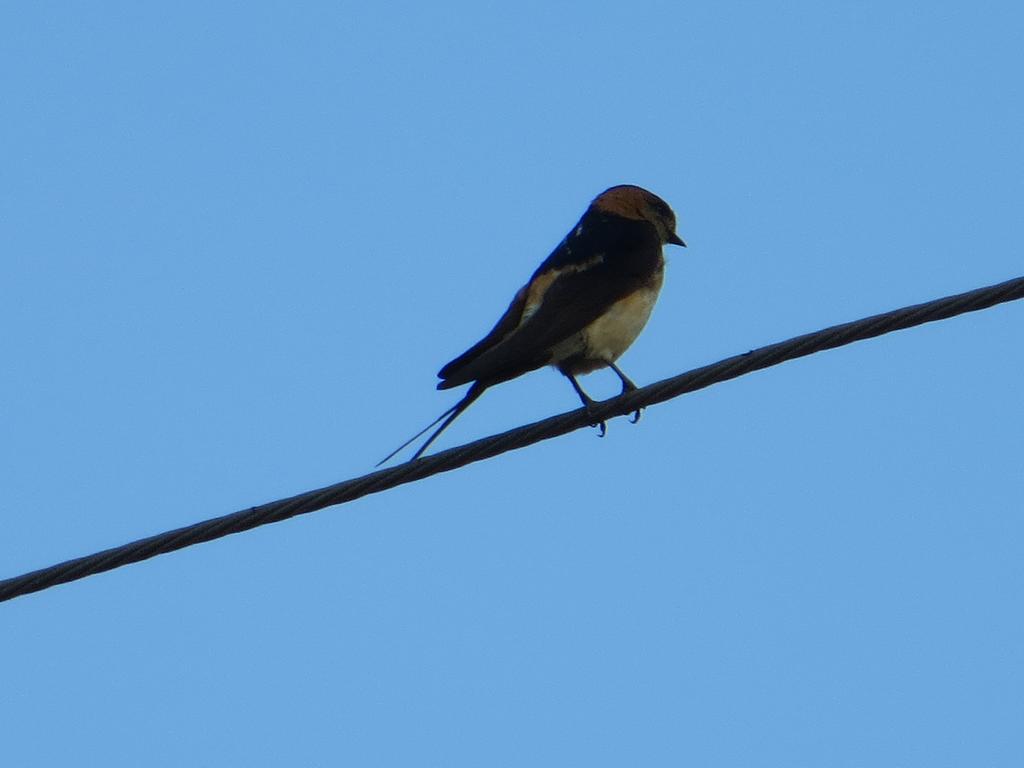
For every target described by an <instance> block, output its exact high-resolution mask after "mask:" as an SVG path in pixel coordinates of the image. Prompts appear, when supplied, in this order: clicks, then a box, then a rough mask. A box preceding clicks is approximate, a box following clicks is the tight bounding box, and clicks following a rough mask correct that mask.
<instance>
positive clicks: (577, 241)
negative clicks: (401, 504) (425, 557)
mask: <svg viewBox="0 0 1024 768" xmlns="http://www.w3.org/2000/svg"><path fill="white" fill-rule="evenodd" d="M666 244H671V245H681V246H684V247H685V246H686V243H684V242H683V240H682V238H680V237H679V235H677V234H676V215H675V214H674V213H673V212H672V209H671V208H669V206H668V204H667V203H666V202H665V201H664V200H662V199H661V198H660V197H658V196H657V195H655V194H652V193H651V192H648V191H647V190H646V189H642V188H640V187H635V186H632V185H629V184H624V185H621V186H617V187H612V188H611V189H607V190H605V191H604V192H602V193H601V194H600V195H598V196H597V197H596V198H594V201H593V202H592V203H591V204H590V207H589V208H587V210H586V212H585V213H584V214H583V216H582V218H581V219H580V220H579V223H578V224H577V225H576V226H575V227H573V229H572V231H571V232H570V233H569V234H568V235H566V237H565V239H564V240H562V242H561V243H559V245H558V247H557V248H555V250H554V252H552V254H551V255H550V256H548V257H547V259H545V260H544V263H543V264H541V265H540V267H538V269H537V271H536V272H534V273H533V276H532V277H531V278H530V280H529V282H527V283H526V285H524V286H523V287H522V288H520V289H519V291H518V293H516V295H515V298H513V299H512V303H511V304H509V307H508V309H507V310H505V314H504V315H502V316H501V319H500V320H498V323H497V325H495V326H494V328H492V329H491V332H490V333H488V334H487V335H486V336H485V337H484V338H483V339H482V340H480V341H479V342H477V343H476V344H474V345H473V346H472V347H470V348H469V349H468V350H467V351H466V352H464V353H463V354H461V355H459V356H458V357H457V358H455V359H454V360H452V361H451V362H450V363H448V364H447V365H446V366H445V367H444V368H442V369H441V371H440V372H439V373H438V377H439V378H440V379H441V382H440V383H439V384H438V385H437V388H438V389H451V388H452V387H458V386H460V385H462V384H469V383H470V382H472V386H470V388H469V390H468V391H467V392H466V394H465V395H464V396H463V398H462V399H461V400H460V401H459V402H457V403H456V404H455V405H453V406H452V407H451V408H449V409H448V410H447V411H445V412H444V413H442V414H441V415H440V416H438V417H437V418H436V419H435V420H434V421H433V422H431V423H430V424H429V425H427V426H426V427H425V428H424V429H422V430H420V431H419V432H418V433H416V434H415V435H413V436H412V437H411V438H409V439H408V440H407V441H405V442H404V443H402V445H400V446H399V447H398V448H396V449H395V450H394V451H392V452H391V453H390V454H389V455H388V456H387V457H386V458H384V459H383V460H382V461H381V462H380V464H383V463H384V462H385V461H387V460H388V459H390V458H391V457H392V456H394V455H395V454H396V453H398V452H399V451H401V450H402V449H403V448H405V447H406V446H407V445H409V444H410V443H411V442H413V441H414V440H416V439H417V438H419V437H420V436H421V435H422V434H423V433H425V432H426V431H427V430H429V429H430V428H431V427H433V426H434V425H435V424H437V423H438V422H441V426H439V427H438V428H437V429H436V430H435V431H434V433H433V434H432V435H430V437H429V438H427V440H426V442H424V443H423V445H421V446H420V447H419V449H418V450H417V451H416V453H415V454H413V457H412V459H410V461H412V460H415V459H417V458H419V457H420V456H421V455H422V454H423V452H424V451H425V450H427V448H428V447H429V446H430V444H431V443H433V442H434V440H436V439H437V438H438V436H439V435H440V434H441V433H442V432H444V430H445V429H447V428H448V426H449V425H450V424H451V423H452V422H453V421H455V419H457V418H458V417H459V415H460V414H461V413H462V412H463V411H465V410H466V409H467V408H468V407H469V406H470V405H472V404H473V402H474V401H475V400H476V399H477V398H478V397H480V395H482V394H483V393H484V391H485V390H486V389H487V388H488V387H492V386H494V385H495V384H500V383H501V382H503V381H508V380H509V379H514V378H515V377H517V376H521V375H522V374H524V373H527V372H529V371H532V370H535V369H537V368H540V367H542V366H545V365H552V366H554V367H555V368H557V369H558V370H559V371H560V372H561V373H563V374H564V375H565V376H566V377H568V379H569V382H570V383H571V384H572V386H573V389H575V390H576V394H577V395H579V397H580V400H581V401H582V402H583V405H584V407H586V408H587V409H588V410H590V408H591V407H592V406H593V404H594V401H593V400H592V399H591V398H590V396H589V395H588V394H587V393H586V392H584V391H583V388H582V387H581V386H580V383H579V381H577V380H576V377H577V376H578V375H580V374H583V373H590V372H591V371H595V370H597V369H599V368H606V367H607V368H611V369H612V370H613V371H614V372H615V373H616V375H618V377H619V379H620V380H621V381H622V391H623V392H628V391H629V390H632V389H636V385H635V384H634V383H633V382H632V381H630V379H629V377H628V376H626V374H624V373H623V372H622V371H621V370H620V369H619V367H618V366H617V365H616V364H615V361H616V360H617V359H618V358H619V356H620V355H621V354H622V353H623V352H625V351H626V349H627V348H628V347H629V345H630V344H632V343H633V340H634V339H636V337H637V335H638V334H639V333H640V331H641V330H643V327H644V325H645V324H646V323H647V318H648V317H650V314H651V310H652V309H653V307H654V302H655V301H656V300H657V298H658V292H659V291H660V290H661V282H662V276H663V272H664V266H665V259H664V256H663V255H662V246H664V245H666ZM639 418H640V412H639V411H637V412H636V413H635V414H634V421H636V419H639ZM442 420H443V421H442ZM600 426H601V434H602V435H603V434H604V426H605V425H604V423H603V422H602V423H601V424H600ZM378 466H379V465H378Z"/></svg>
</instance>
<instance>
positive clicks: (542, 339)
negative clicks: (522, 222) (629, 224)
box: [438, 254, 657, 389]
mask: <svg viewBox="0 0 1024 768" xmlns="http://www.w3.org/2000/svg"><path fill="white" fill-rule="evenodd" d="M656 256H657V254H656ZM644 261H645V260H644V259H642V258H633V257H632V255H622V254H616V258H615V259H614V260H610V259H606V258H605V255H604V254H597V255H595V256H594V257H593V258H591V259H588V260H586V261H581V262H577V263H574V264H566V265H562V266H559V267H548V268H547V269H544V268H543V267H542V268H541V270H538V272H537V273H536V274H535V275H534V276H533V278H532V279H531V280H530V282H529V283H528V284H527V285H526V286H525V287H524V288H523V289H522V290H520V291H519V293H518V294H516V300H514V301H513V302H512V306H510V307H509V310H508V311H507V312H506V313H505V315H504V316H503V317H502V319H501V320H500V321H499V322H498V325H497V326H495V328H494V330H492V331H491V333H490V334H488V336H487V337H486V338H485V339H484V340H483V341H481V342H480V343H479V344H477V345H476V346H474V347H473V348H472V349H470V350H469V351H468V352H466V353H465V354H463V355H462V356H460V357H458V358H456V359H455V360H453V361H452V362H450V363H448V365H446V366H445V367H444V368H442V369H441V372H440V373H439V374H438V375H439V376H440V377H441V378H442V379H444V381H442V382H441V383H440V384H439V385H438V388H439V389H448V388H449V387H457V386H459V385H460V384H465V383H467V382H470V381H485V382H488V384H495V383H498V382H500V381H506V380H508V379H511V378H514V377H516V376H519V375H520V374H523V373H526V372H527V371H532V370H533V369H535V368H539V367H541V366H542V365H546V364H547V363H548V362H550V360H551V348H552V347H553V346H554V345H556V344H558V343H559V342H561V341H564V340H565V339H568V338H569V337H571V336H573V335H574V334H577V333H579V332H580V331H582V330H583V329H584V328H586V327H587V326H588V325H590V323H592V322H593V321H594V320H596V319H597V318H598V317H600V316H601V314H602V313H604V312H605V311H606V310H607V309H608V308H609V307H610V306H611V305H612V304H614V303H615V302H616V301H618V300H619V299H621V298H624V297H626V296H628V295H629V294H631V293H633V292H634V291H635V290H637V289H638V288H640V287H641V286H642V285H643V283H644V281H645V280H646V279H647V278H648V274H649V273H648V271H647V270H646V269H645V268H644V264H643V262H644ZM516 315H518V317H515V316H516ZM499 330H500V331H501V332H500V333H499Z"/></svg>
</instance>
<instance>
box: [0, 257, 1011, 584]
mask: <svg viewBox="0 0 1024 768" xmlns="http://www.w3.org/2000/svg"><path fill="white" fill-rule="evenodd" d="M1021 298H1024V277H1018V278H1015V279H1013V280H1007V281H1005V282H1002V283H998V284H996V285H990V286H987V287H984V288H978V289H976V290H973V291H967V292H966V293H960V294H956V295H954V296H947V297H945V298H942V299H935V300H934V301H928V302H925V303H923V304H915V305H913V306H909V307H904V308H902V309H896V310H893V311H891V312H884V313H882V314H879V315H873V316H871V317H866V318H863V319H861V320H855V321H853V322H850V323H843V324H841V325H834V326H832V327H830V328H825V329H823V330H820V331H815V332H814V333H808V334H804V335H803V336H797V337H795V338H792V339H789V340H787V341H782V342H778V343H776V344H770V345H768V346H766V347H761V348H759V349H755V350H752V351H750V352H746V353H744V354H740V355H735V356H733V357H729V358H726V359H725V360H721V361H719V362H717V363H713V364H711V365H706V366H703V367H701V368H695V369H694V370H692V371H688V372H686V373H682V374H679V375H678V376H673V377H671V378H668V379H663V380H662V381H658V382H655V383H654V384H650V385H648V386H646V387H641V388H639V389H636V390H633V391H631V392H627V393H625V394H623V395H620V396H619V397H616V398H613V399H611V400H606V401H604V402H601V403H597V404H596V405H595V407H594V409H593V411H592V413H591V414H588V413H587V412H586V411H585V410H584V409H583V408H580V409H577V410H575V411H570V412H568V413H563V414H561V415H558V416H552V417H550V418H547V419H543V420H541V421H537V422H534V423H532V424H526V425H524V426H521V427H516V428H515V429H510V430H508V431H507V432H502V433H500V434H497V435H492V436H490V437H485V438H482V439H480V440H475V441H473V442H471V443H467V444H465V445H462V446H459V447H456V448H450V449H448V450H446V451H441V452H439V453H435V454H431V455H429V456H424V457H422V458H420V459H418V460H416V461H411V462H408V463H406V464H401V465H399V466H397V467H392V468H389V469H383V470H379V471H376V472H371V473H370V474H368V475H363V476H362V477H356V478H353V479H351V480H345V481H343V482H340V483H336V484H335V485H330V486H327V487H325V488H320V489H317V490H313V491H307V492H306V493H300V494H298V495H297V496H292V497H290V498H286V499H280V500H278V501H272V502H269V503H266V504H261V505H259V506H255V507H250V508H248V509H244V510H241V511H239V512H234V513H232V514H229V515H224V516H222V517H215V518H212V519H210V520H204V521H203V522H200V523H195V524H193V525H188V526H185V527H183V528H177V529H175V530H172V531H166V532H164V533H159V534H157V535H155V536H149V537H147V538H144V539H139V540H137V541H133V542H130V543H128V544H123V545H121V546H119V547H113V548H111V549H106V550H103V551H101V552H96V553H95V554H91V555H86V556H84V557H78V558H75V559H73V560H67V561H65V562H63V563H58V564H56V565H52V566H49V567H47V568H41V569H39V570H36V571H31V572H29V573H25V574H23V575H21V576H15V577H13V578H9V579H5V580H3V581H0V602H3V601H5V600H11V599H13V598H15V597H19V596H21V595H27V594H30V593H32V592H38V591H40V590H43V589H48V588H50V587H53V586H56V585H58V584H64V583H67V582H69V581H76V580H78V579H83V578H85V577H86V576H91V575H93V574H97V573H102V572H104V571H110V570H113V569H115V568H120V567H121V566H123V565H128V564H130V563H137V562H140V561H142V560H147V559H149V558H151V557H155V556H156V555H162V554H166V553H168V552H174V551H175V550H178V549H183V548H185V547H190V546H192V545H194V544H200V543H202V542H205V541H213V540H214V539H219V538H221V537H223V536H228V535H230V534H233V533H241V532H242V531H248V530H250V529H252V528H256V527H258V526H261V525H266V524H267V523H276V522H280V521H282V520H287V519H288V518H290V517H295V516H296V515H304V514H307V513H309V512H315V511H317V510H320V509H324V508H325V507H330V506H335V505H338V504H344V503H346V502H349V501H353V500H355V499H358V498H361V497H362V496H367V495H369V494H371V493H379V492H380V491H384V490H388V489H390V488H394V487H396V486H399V485H403V484H405V483H413V482H416V481H418V480H422V479H423V478H426V477H430V476H431V475H436V474H439V473H441V472H448V471H450V470H453V469H458V468H459V467H462V466H465V465H466V464H471V463H473V462H476V461H482V460H483V459H488V458H491V457H493V456H498V455H499V454H502V453H505V452H506V451H512V450H515V449H518V448H524V447H526V446H528V445H533V444H534V443H537V442H540V441H541V440H549V439H551V438H553V437H558V436H559V435H564V434H567V433H568V432H572V431H574V430H577V429H580V428H581V427H586V426H589V425H590V424H591V423H593V422H594V421H595V420H605V419H610V418H612V417H614V416H623V415H626V414H629V413H632V412H633V411H635V410H637V409H638V408H642V407H646V406H649V405H655V404H657V403H662V402H665V401H666V400H671V399H672V398H675V397H678V396H680V395H682V394H685V393H687V392H694V391H696V390H698V389H703V388H705V387H709V386H711V385H712V384H717V383H720V382H723V381H728V380H729V379H734V378H736V377H738V376H743V375H744V374H747V373H751V372H753V371H757V370H761V369H762V368H768V367H771V366H773V365H778V364H779V363H783V362H786V361H788V360H794V359H796V358H799V357H804V356H806V355H811V354H814V353H815V352H821V351H824V350H826V349H834V348H836V347H841V346H844V345H846V344H852V343H853V342H855V341H862V340H864V339H870V338H874V337H875V336H881V335H882V334H886V333H891V332H893V331H898V330H903V329H906V328H911V327H913V326H916V325H921V324H923V323H930V322H934V321H936V320H945V319H947V318H950V317H954V316H956V315H960V314H963V313H965V312H975V311H977V310H980V309H987V308H988V307H992V306H994V305H996V304H1001V303H1004V302H1007V301H1014V300H1016V299H1021Z"/></svg>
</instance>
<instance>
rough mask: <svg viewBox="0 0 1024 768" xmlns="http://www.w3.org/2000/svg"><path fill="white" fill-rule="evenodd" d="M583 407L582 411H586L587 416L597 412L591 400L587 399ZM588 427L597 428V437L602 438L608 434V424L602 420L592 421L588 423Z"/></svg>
mask: <svg viewBox="0 0 1024 768" xmlns="http://www.w3.org/2000/svg"><path fill="white" fill-rule="evenodd" d="M583 407H584V409H586V411H587V415H588V416H593V415H594V411H595V410H597V403H595V402H594V401H593V400H590V399H588V400H587V401H586V403H584V405H583ZM590 426H592V427H597V429H598V433H597V436H598V437H604V436H605V435H606V434H607V432H608V424H607V423H606V422H605V420H604V419H601V420H600V421H592V422H590Z"/></svg>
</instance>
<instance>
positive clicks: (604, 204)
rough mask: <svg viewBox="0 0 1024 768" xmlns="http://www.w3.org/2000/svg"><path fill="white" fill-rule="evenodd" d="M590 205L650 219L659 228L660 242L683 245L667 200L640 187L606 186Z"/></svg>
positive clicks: (625, 185) (626, 216) (599, 208)
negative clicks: (608, 187)
mask: <svg viewBox="0 0 1024 768" xmlns="http://www.w3.org/2000/svg"><path fill="white" fill-rule="evenodd" d="M591 206H592V207H594V208H596V209H598V210H600V211H604V212H605V213H610V214H612V215H614V216H622V217H624V218H627V219H635V220H640V221H646V222H649V223H650V224H653V225H654V228H655V229H656V230H657V231H658V237H659V238H661V242H662V244H672V245H681V246H683V247H684V248H685V247H686V243H685V242H683V239H682V238H681V237H679V235H677V234H676V215H675V213H673V212H672V209H671V208H669V206H668V203H666V202H665V201H664V200H662V199H661V198H660V197H658V196H657V195H656V194H654V193H653V192H648V191H647V190H646V189H644V188H643V187H636V186H633V185H632V184H621V185H619V186H617V187H612V188H611V189H606V190H605V191H604V192H602V193H601V194H600V195H598V196H597V197H595V198H594V202H593V203H591Z"/></svg>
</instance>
